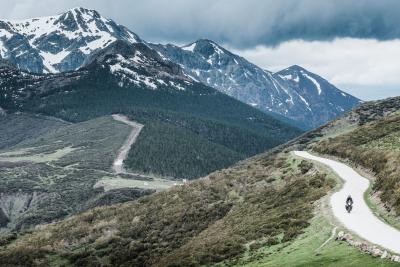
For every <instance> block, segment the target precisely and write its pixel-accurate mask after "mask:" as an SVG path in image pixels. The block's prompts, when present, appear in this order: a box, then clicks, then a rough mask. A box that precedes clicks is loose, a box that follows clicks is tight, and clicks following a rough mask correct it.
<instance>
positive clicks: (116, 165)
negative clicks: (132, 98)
mask: <svg viewBox="0 0 400 267" xmlns="http://www.w3.org/2000/svg"><path fill="white" fill-rule="evenodd" d="M112 117H113V119H114V120H116V121H120V122H123V123H125V124H127V125H129V126H132V131H131V133H130V134H129V136H128V138H127V139H126V140H125V142H124V144H123V145H122V147H121V148H120V149H119V151H118V155H117V157H116V158H115V160H114V162H113V169H114V171H115V173H117V174H119V173H126V171H125V169H124V166H123V163H124V160H125V159H126V157H127V156H128V152H129V149H131V146H132V145H133V144H134V143H135V142H136V139H137V137H138V136H139V134H140V131H141V130H142V128H143V124H140V123H137V122H133V121H130V120H129V119H128V118H127V117H126V116H124V115H120V114H114V115H112Z"/></svg>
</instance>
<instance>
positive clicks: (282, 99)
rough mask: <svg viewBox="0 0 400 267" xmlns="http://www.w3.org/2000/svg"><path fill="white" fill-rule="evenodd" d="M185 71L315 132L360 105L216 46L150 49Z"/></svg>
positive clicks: (305, 77) (312, 79)
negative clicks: (318, 127)
mask: <svg viewBox="0 0 400 267" xmlns="http://www.w3.org/2000/svg"><path fill="white" fill-rule="evenodd" d="M151 46H152V47H153V48H154V49H156V50H158V51H159V52H160V53H161V54H163V55H164V56H165V57H167V58H169V59H170V60H172V61H173V62H176V63H178V64H180V65H181V66H182V67H183V69H184V70H185V72H186V73H187V74H188V75H189V76H190V77H193V78H194V79H196V80H198V81H201V82H202V83H204V84H207V85H209V86H211V87H214V88H216V89H217V90H219V91H221V92H223V93H225V94H227V95H229V96H232V97H233V98H236V99H237V100H240V101H242V102H244V103H246V104H248V105H251V106H253V107H255V108H257V109H260V110H261V111H264V112H274V113H277V114H280V115H282V116H284V117H287V118H290V119H293V120H296V121H300V122H302V123H303V125H304V127H308V128H313V127H316V126H319V125H321V124H324V123H325V122H327V121H329V120H331V119H333V118H335V117H337V116H338V115H340V114H342V113H343V112H345V111H347V110H349V109H351V108H353V107H354V106H355V105H358V104H359V103H360V100H359V99H357V98H355V97H353V96H351V95H349V94H347V93H345V92H342V91H341V90H339V89H338V88H336V87H335V86H334V85H332V84H330V83H329V82H328V81H326V80H325V79H323V78H322V77H320V76H318V75H316V74H314V73H312V72H309V71H307V70H306V69H304V68H302V67H300V66H296V65H295V66H291V67H289V68H286V69H284V70H282V71H279V72H276V73H273V72H270V71H267V70H264V69H262V68H260V67H258V66H256V65H254V64H252V63H251V62H249V61H247V60H246V59H244V58H243V57H240V56H238V55H235V54H233V53H232V52H230V51H228V50H227V49H225V48H223V47H222V46H220V45H218V44H217V43H215V42H213V41H211V40H207V39H200V40H198V41H196V42H194V43H191V44H188V45H186V46H183V47H178V46H174V45H170V44H168V45H160V44H159V45H151Z"/></svg>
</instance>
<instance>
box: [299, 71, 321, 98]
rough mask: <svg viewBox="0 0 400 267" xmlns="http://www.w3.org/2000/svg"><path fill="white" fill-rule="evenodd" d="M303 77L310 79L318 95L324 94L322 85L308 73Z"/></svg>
mask: <svg viewBox="0 0 400 267" xmlns="http://www.w3.org/2000/svg"><path fill="white" fill-rule="evenodd" d="M303 76H305V77H306V78H307V79H309V80H310V81H311V82H312V83H313V84H314V85H315V88H317V91H318V94H319V95H320V94H321V92H322V89H321V85H320V84H319V83H318V82H317V80H315V79H314V78H313V77H311V76H309V75H308V74H307V73H303Z"/></svg>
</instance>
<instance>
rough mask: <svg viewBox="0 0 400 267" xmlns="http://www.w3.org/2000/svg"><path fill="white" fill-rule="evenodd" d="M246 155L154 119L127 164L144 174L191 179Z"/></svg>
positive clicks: (131, 153) (131, 152) (143, 131)
mask: <svg viewBox="0 0 400 267" xmlns="http://www.w3.org/2000/svg"><path fill="white" fill-rule="evenodd" d="M244 157H245V156H244V155H242V154H239V153H237V152H235V151H232V150H230V149H228V148H226V147H224V146H222V145H219V144H215V143H212V142H210V141H208V140H206V139H204V138H201V137H199V136H198V135H196V134H194V133H193V132H191V131H188V130H185V129H182V128H179V127H175V126H171V125H170V124H166V123H160V122H159V123H156V122H153V123H148V124H146V125H145V127H144V128H143V130H142V132H141V133H140V135H139V137H138V139H137V143H136V144H135V145H134V146H133V148H132V149H131V150H130V152H129V157H128V158H127V159H126V160H125V162H124V163H125V164H126V166H128V167H129V168H130V169H132V170H134V171H139V172H142V173H156V174H159V175H161V176H166V177H177V178H188V179H191V178H197V177H200V176H204V175H206V174H208V173H210V172H212V171H215V170H217V169H222V168H224V167H227V166H229V165H231V164H233V163H234V162H237V161H239V160H241V159H243V158H244Z"/></svg>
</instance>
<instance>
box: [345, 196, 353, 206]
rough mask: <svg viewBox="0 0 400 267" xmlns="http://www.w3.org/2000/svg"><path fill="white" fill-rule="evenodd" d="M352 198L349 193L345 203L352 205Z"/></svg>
mask: <svg viewBox="0 0 400 267" xmlns="http://www.w3.org/2000/svg"><path fill="white" fill-rule="evenodd" d="M353 203H354V202H353V198H352V197H351V196H350V195H349V196H348V197H347V199H346V204H349V205H353Z"/></svg>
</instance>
